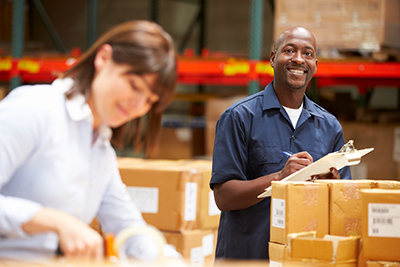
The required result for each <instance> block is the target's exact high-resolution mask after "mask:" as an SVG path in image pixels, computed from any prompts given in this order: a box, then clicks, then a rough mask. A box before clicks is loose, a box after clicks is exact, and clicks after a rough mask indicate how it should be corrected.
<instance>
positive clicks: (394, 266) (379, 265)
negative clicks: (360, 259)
mask: <svg viewBox="0 0 400 267" xmlns="http://www.w3.org/2000/svg"><path fill="white" fill-rule="evenodd" d="M399 266H400V262H396V261H367V267H399Z"/></svg>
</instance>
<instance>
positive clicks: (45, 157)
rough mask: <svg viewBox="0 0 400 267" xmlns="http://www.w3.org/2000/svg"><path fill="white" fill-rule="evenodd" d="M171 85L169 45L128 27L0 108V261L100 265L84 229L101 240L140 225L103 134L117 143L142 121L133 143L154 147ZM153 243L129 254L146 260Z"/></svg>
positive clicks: (152, 32) (143, 26)
mask: <svg viewBox="0 0 400 267" xmlns="http://www.w3.org/2000/svg"><path fill="white" fill-rule="evenodd" d="M175 85H176V54H175V51H174V48H173V43H172V39H171V37H170V36H169V35H168V34H167V33H166V32H165V31H164V30H163V29H162V28H161V27H159V26H158V25H156V24H154V23H151V22H146V21H133V22H127V23H124V24H121V25H118V26H116V27H114V28H112V29H110V30H109V31H108V32H106V33H105V34H104V35H102V36H101V37H100V38H99V40H98V41H97V42H96V43H95V44H94V45H93V46H92V47H91V48H90V49H89V50H88V51H87V52H86V53H85V54H84V55H83V56H82V58H81V59H80V60H79V62H78V63H77V64H76V65H74V66H73V67H72V68H71V69H69V70H68V71H67V72H66V73H65V74H64V75H63V78H62V79H57V80H55V81H54V82H53V83H52V84H51V85H35V86H22V87H20V88H17V89H15V90H13V91H12V92H11V93H10V94H9V95H8V96H7V97H6V98H5V99H4V100H2V101H1V102H0V159H1V160H0V258H3V259H4V258H6V259H24V260H28V261H33V262H43V261H47V260H48V259H49V258H50V259H51V258H52V257H54V256H55V254H56V251H57V249H60V250H61V252H62V253H63V254H64V255H65V256H66V257H67V258H78V259H101V258H102V257H103V253H104V252H103V240H102V238H101V236H100V235H99V234H98V233H97V232H96V231H94V230H93V229H91V228H90V227H89V226H88V224H89V223H90V222H91V221H92V220H93V218H94V217H97V218H98V220H99V222H100V225H101V227H102V229H103V230H104V232H107V233H108V232H109V233H114V234H117V233H118V232H119V231H120V230H122V229H124V228H126V227H129V226H135V225H145V224H146V223H145V222H144V220H143V218H142V216H141V214H140V212H139V210H138V209H137V208H136V207H135V206H134V205H133V204H132V203H130V200H129V196H128V195H127V193H126V190H125V186H124V185H123V183H122V182H121V179H120V176H119V172H118V167H117V163H116V155H115V152H114V150H113V148H112V147H111V145H110V141H109V140H110V138H111V135H112V130H111V129H110V128H115V130H114V131H115V133H116V134H119V136H116V135H115V136H114V138H115V139H116V140H117V141H118V139H119V140H121V136H123V132H124V131H123V130H124V128H126V127H125V125H126V124H127V123H128V122H130V121H131V120H133V119H139V118H140V117H142V116H144V115H145V114H147V113H148V112H149V121H148V127H147V132H146V134H145V136H144V138H142V139H139V141H140V140H141V142H139V143H141V144H142V145H145V146H146V148H151V147H153V146H154V143H155V139H156V137H157V133H158V129H159V127H160V121H161V119H160V118H161V113H162V111H163V110H164V109H165V108H166V107H167V106H168V105H169V103H170V102H171V100H172V97H173V95H174V92H175ZM116 129H118V131H117V130H116ZM135 131H136V134H137V135H138V136H139V137H140V133H141V130H140V127H136V128H135ZM121 132H122V133H121ZM152 242H153V241H152V240H150V239H148V238H147V237H145V236H139V237H138V238H135V239H134V240H132V241H131V242H130V248H129V249H128V253H129V254H130V256H133V257H136V258H139V259H141V260H152V259H154V258H155V257H157V253H158V252H157V249H156V248H154V247H155V246H154V244H153V243H152ZM171 252H172V253H174V251H171Z"/></svg>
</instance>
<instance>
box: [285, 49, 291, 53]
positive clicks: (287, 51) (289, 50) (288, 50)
mask: <svg viewBox="0 0 400 267" xmlns="http://www.w3.org/2000/svg"><path fill="white" fill-rule="evenodd" d="M285 52H286V53H293V50H292V49H286V50H285Z"/></svg>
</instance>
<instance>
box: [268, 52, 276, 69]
mask: <svg viewBox="0 0 400 267" xmlns="http://www.w3.org/2000/svg"><path fill="white" fill-rule="evenodd" d="M269 63H270V64H271V67H272V68H274V66H275V51H272V52H271V55H270V57H269Z"/></svg>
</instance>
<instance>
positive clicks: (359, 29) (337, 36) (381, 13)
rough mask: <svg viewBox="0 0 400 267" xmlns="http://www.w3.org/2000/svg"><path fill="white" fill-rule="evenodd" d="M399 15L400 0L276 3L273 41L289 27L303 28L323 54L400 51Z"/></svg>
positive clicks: (287, 0) (289, 0)
mask: <svg viewBox="0 0 400 267" xmlns="http://www.w3.org/2000/svg"><path fill="white" fill-rule="evenodd" d="M399 12H400V2H399V1H398V0H347V1H344V0H277V1H275V19H274V39H275V38H276V37H277V36H278V35H279V34H280V33H281V32H283V31H284V30H285V29H287V28H289V27H293V26H303V27H306V28H307V29H309V30H310V31H311V32H312V33H313V34H314V35H315V37H316V39H317V44H318V47H319V49H320V50H328V49H331V48H335V49H350V50H368V51H379V50H380V49H381V48H382V47H384V46H387V47H394V48H400V17H399V15H398V14H399Z"/></svg>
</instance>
